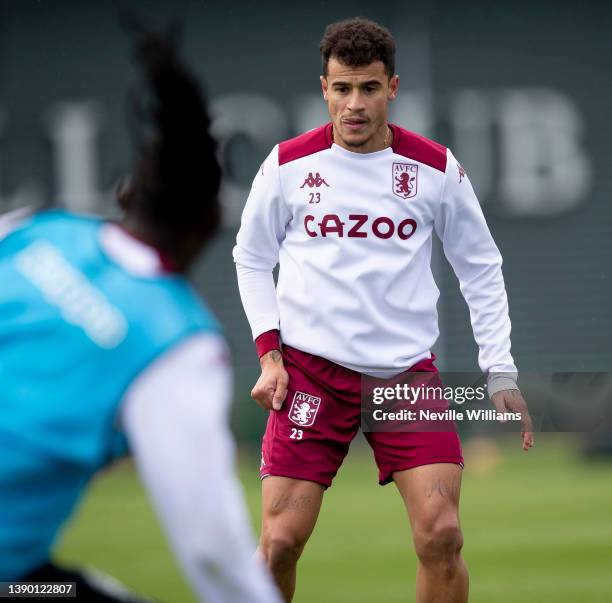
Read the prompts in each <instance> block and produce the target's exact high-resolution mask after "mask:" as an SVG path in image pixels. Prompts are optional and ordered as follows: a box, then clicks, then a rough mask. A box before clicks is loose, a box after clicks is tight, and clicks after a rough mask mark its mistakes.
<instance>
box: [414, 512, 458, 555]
mask: <svg viewBox="0 0 612 603" xmlns="http://www.w3.org/2000/svg"><path fill="white" fill-rule="evenodd" d="M414 546H415V551H416V554H417V556H418V558H419V560H420V561H421V563H423V564H424V565H440V564H443V565H450V566H452V565H454V563H455V561H456V559H457V557H458V556H459V553H460V552H461V547H462V546H463V535H462V533H461V528H460V527H459V520H458V519H457V518H456V517H448V518H440V519H437V520H435V521H432V522H429V523H428V524H427V525H425V526H421V527H419V528H417V529H416V530H415V537H414Z"/></svg>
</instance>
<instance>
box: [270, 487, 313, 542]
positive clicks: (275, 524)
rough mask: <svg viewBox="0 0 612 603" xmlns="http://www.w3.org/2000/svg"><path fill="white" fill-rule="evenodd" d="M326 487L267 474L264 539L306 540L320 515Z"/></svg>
mask: <svg viewBox="0 0 612 603" xmlns="http://www.w3.org/2000/svg"><path fill="white" fill-rule="evenodd" d="M324 491H325V489H324V487H323V486H322V485H321V484H317V483H315V482H311V481H307V480H300V479H291V478H288V477H276V476H270V477H266V478H265V479H264V480H263V483H262V541H263V542H270V541H272V540H275V539H279V540H290V541H291V543H292V544H294V545H297V546H302V545H303V544H305V543H306V541H307V540H308V538H309V537H310V535H311V534H312V531H313V529H314V526H315V524H316V522H317V517H318V516H319V511H320V509H321V503H322V501H323V492H324Z"/></svg>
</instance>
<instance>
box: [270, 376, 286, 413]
mask: <svg viewBox="0 0 612 603" xmlns="http://www.w3.org/2000/svg"><path fill="white" fill-rule="evenodd" d="M288 385H289V376H288V375H287V373H284V374H283V375H280V376H279V378H278V379H277V381H276V391H275V392H274V396H272V408H273V409H274V410H280V409H281V408H282V406H283V402H284V401H285V398H286V397H287V386H288Z"/></svg>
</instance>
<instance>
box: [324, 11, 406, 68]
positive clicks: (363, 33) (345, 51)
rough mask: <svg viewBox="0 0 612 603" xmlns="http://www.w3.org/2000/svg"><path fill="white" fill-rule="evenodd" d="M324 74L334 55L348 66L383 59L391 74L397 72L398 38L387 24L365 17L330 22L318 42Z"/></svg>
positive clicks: (366, 63) (356, 65) (361, 64)
mask: <svg viewBox="0 0 612 603" xmlns="http://www.w3.org/2000/svg"><path fill="white" fill-rule="evenodd" d="M319 50H320V51H321V58H322V59H323V74H324V75H327V64H328V62H329V59H330V58H332V57H333V58H335V59H337V60H338V61H340V62H341V63H342V64H344V65H347V66H349V67H362V66H364V65H369V64H370V63H372V62H374V61H381V62H382V63H383V64H384V66H385V70H386V72H387V75H388V76H389V77H393V75H395V41H394V40H393V36H392V35H391V33H390V32H389V30H388V29H387V28H386V27H383V26H382V25H379V24H378V23H376V22H374V21H370V19H365V18H364V17H353V18H351V19H345V20H344V21H338V22H337V23H331V24H330V25H328V26H327V27H326V28H325V32H324V33H323V38H322V39H321V44H320V45H319Z"/></svg>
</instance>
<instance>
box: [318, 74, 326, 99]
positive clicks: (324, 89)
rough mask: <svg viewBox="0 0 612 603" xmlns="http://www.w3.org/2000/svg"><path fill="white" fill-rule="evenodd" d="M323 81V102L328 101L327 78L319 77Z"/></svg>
mask: <svg viewBox="0 0 612 603" xmlns="http://www.w3.org/2000/svg"><path fill="white" fill-rule="evenodd" d="M319 79H320V80H321V90H322V92H323V100H327V78H326V77H325V76H324V75H321V76H319Z"/></svg>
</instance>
